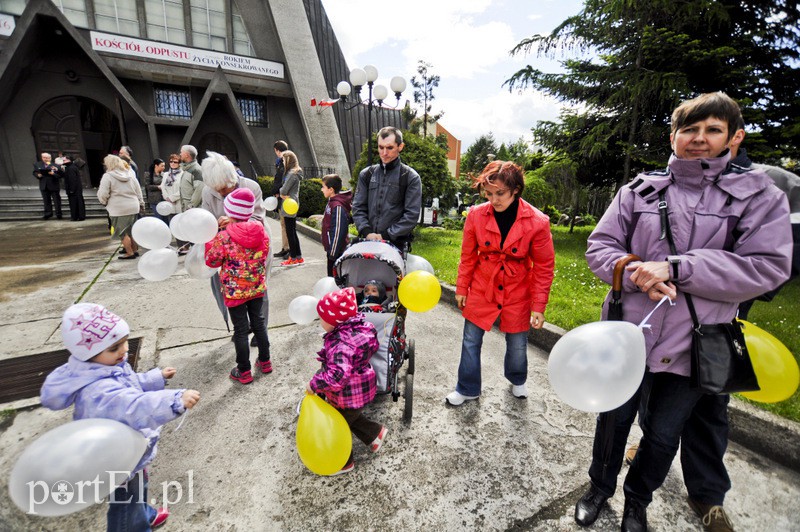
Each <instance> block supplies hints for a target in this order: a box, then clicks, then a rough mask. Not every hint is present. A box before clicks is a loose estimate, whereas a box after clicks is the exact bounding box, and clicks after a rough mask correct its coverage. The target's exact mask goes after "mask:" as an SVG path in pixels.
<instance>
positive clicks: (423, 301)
mask: <svg viewBox="0 0 800 532" xmlns="http://www.w3.org/2000/svg"><path fill="white" fill-rule="evenodd" d="M441 296H442V286H441V285H440V284H439V281H438V279H436V277H435V276H434V275H433V274H431V273H429V272H426V271H425V270H416V271H413V272H411V273H409V274H408V275H406V276H405V277H403V280H402V281H400V286H398V287H397V297H399V298H400V302H401V303H402V304H403V306H404V307H406V308H407V309H408V310H411V311H413V312H428V311H429V310H430V309H432V308H433V307H435V306H436V303H438V302H439V298H440V297H441Z"/></svg>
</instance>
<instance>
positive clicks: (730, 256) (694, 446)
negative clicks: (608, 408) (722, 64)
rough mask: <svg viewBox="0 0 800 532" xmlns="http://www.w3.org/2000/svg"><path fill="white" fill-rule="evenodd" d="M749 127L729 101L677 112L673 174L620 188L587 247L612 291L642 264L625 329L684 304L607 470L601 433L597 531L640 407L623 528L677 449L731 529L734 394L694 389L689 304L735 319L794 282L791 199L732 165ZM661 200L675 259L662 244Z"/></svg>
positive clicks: (702, 503) (641, 510) (660, 332)
mask: <svg viewBox="0 0 800 532" xmlns="http://www.w3.org/2000/svg"><path fill="white" fill-rule="evenodd" d="M741 122H742V118H741V111H740V109H739V106H738V104H737V103H736V102H735V101H733V100H732V99H731V98H729V97H728V96H727V95H725V94H724V93H721V92H717V93H710V94H703V95H701V96H699V97H698V98H695V99H693V100H688V101H686V102H684V103H682V104H681V105H680V106H679V107H678V108H677V109H675V111H674V112H673V114H672V125H671V134H670V141H671V144H672V149H673V155H672V156H671V157H670V160H669V166H668V168H667V171H666V172H651V173H647V174H640V175H639V176H638V177H637V178H636V179H635V180H634V181H633V183H631V184H630V185H628V186H626V187H623V188H622V189H620V191H619V192H618V193H617V196H616V198H615V199H614V201H613V203H612V205H611V206H610V207H609V208H608V210H607V211H606V213H605V214H604V215H603V218H602V219H601V220H600V222H599V223H598V224H597V227H596V228H595V230H594V232H593V233H592V234H591V236H590V237H589V242H588V250H587V252H586V258H587V260H588V262H589V267H590V268H591V269H592V271H593V272H594V273H595V274H596V275H597V276H598V277H599V278H601V279H602V280H603V281H605V282H607V283H609V284H611V280H612V275H613V270H614V265H615V264H616V262H617V261H618V260H619V259H621V258H622V257H624V256H625V255H627V254H628V253H633V254H635V255H638V256H639V257H641V258H642V262H637V263H631V264H630V265H629V266H628V267H627V268H626V275H625V279H624V285H623V290H624V292H625V294H624V296H623V298H624V302H625V316H624V319H625V321H629V322H632V323H640V322H641V321H642V320H643V319H644V317H645V315H646V314H647V313H648V312H650V310H652V308H653V307H654V305H655V303H656V302H657V301H659V300H660V299H661V298H662V297H663V296H665V295H666V296H668V297H669V298H670V299H671V300H672V301H673V302H674V303H675V305H674V306H668V305H662V306H661V307H659V308H658V309H657V310H656V312H655V313H654V314H653V316H652V317H651V318H650V320H649V323H650V324H651V325H652V328H651V329H650V331H648V332H646V333H645V340H646V348H647V370H646V372H645V376H644V380H643V382H642V386H641V387H640V390H639V393H637V394H636V395H634V397H632V398H631V399H630V400H629V401H628V402H627V403H626V404H624V405H623V406H621V407H619V408H618V409H617V410H616V411H614V413H615V417H616V431H615V435H614V440H613V447H612V451H611V459H610V461H609V462H608V463H607V464H606V466H605V467H604V464H603V462H604V461H603V459H602V456H601V447H602V446H601V445H600V444H599V443H598V442H600V441H601V440H600V438H601V433H600V428H599V424H598V429H597V431H596V432H595V445H594V448H593V457H592V465H591V467H590V469H589V477H590V478H591V485H590V487H589V490H588V491H587V492H586V493H585V494H584V495H583V497H582V498H581V499H580V500H579V501H578V503H577V505H576V507H575V520H576V521H577V523H578V524H580V525H582V526H589V525H591V524H592V523H593V522H594V521H595V520H596V519H597V516H598V514H599V512H600V510H601V508H602V506H603V505H604V504H605V502H606V501H607V500H608V498H609V497H611V496H612V495H613V494H614V491H615V489H616V479H617V475H618V473H619V470H620V468H621V465H622V457H623V453H624V451H625V443H626V439H627V436H628V433H629V431H630V427H631V424H632V423H633V420H634V418H635V416H636V412H637V410H639V409H640V408H641V412H640V425H641V428H642V432H643V437H642V440H641V442H640V444H639V452H638V453H637V455H636V458H635V459H634V461H633V463H632V465H631V468H630V470H629V471H628V474H627V476H626V478H625V483H624V486H623V489H624V492H625V509H624V512H623V517H622V530H623V531H626V530H627V531H644V530H646V529H647V517H646V508H647V505H648V504H649V503H650V502H651V501H652V496H653V492H654V491H655V490H656V489H658V487H659V486H661V484H662V483H663V481H664V479H665V478H666V475H667V472H668V471H669V468H670V465H671V464H672V460H673V458H674V457H675V454H676V453H677V450H678V444H679V443H681V445H682V452H681V464H682V466H683V471H684V480H685V483H686V488H687V491H688V493H689V504H690V506H691V507H692V509H693V510H694V511H695V512H697V514H698V515H699V516H700V517H702V518H703V521H704V523H705V524H706V526H712V525H713V526H720V527H721V528H719V529H720V530H725V529H726V527H727V529H732V526H731V525H730V521H729V520H728V517H727V515H726V514H725V512H724V510H723V508H722V504H723V500H724V498H725V493H726V492H727V491H728V490H729V489H730V478H729V477H728V474H727V471H726V469H725V465H724V464H723V461H722V458H723V455H724V454H725V449H726V447H727V443H728V418H727V405H728V399H729V396H728V395H711V394H704V393H702V392H701V391H699V390H697V389H693V388H691V387H690V382H689V371H690V347H691V331H692V320H691V317H690V314H689V310H688V307H687V305H686V299H685V297H684V294H687V293H688V294H691V295H692V298H693V301H694V305H695V308H696V311H697V315H698V318H699V321H700V323H720V322H725V321H731V320H732V319H733V318H734V316H735V315H736V308H737V305H738V303H739V302H740V301H744V300H747V299H749V298H752V297H754V296H756V295H758V294H761V293H764V291H766V290H771V289H772V288H775V287H776V286H778V285H780V284H781V283H783V282H784V281H785V280H786V279H787V278H788V276H789V266H790V252H791V245H792V240H791V232H790V226H789V217H788V205H787V202H786V197H785V195H783V194H782V193H781V191H780V190H778V189H777V188H776V187H775V186H774V185H773V184H772V180H771V179H770V178H769V177H768V176H767V175H766V174H765V173H763V172H762V171H760V170H744V169H739V168H737V167H732V166H730V164H729V159H730V151H729V149H728V148H729V145H730V142H731V139H732V138H733V136H734V134H735V133H736V129H737V128H736V127H735V126H736V124H739V123H741ZM661 193H664V194H665V196H664V200H665V201H666V203H667V209H668V217H669V223H670V227H671V230H672V234H673V237H674V241H675V247H676V250H677V252H678V254H677V255H673V254H672V253H671V252H670V249H669V244H668V242H667V239H662V238H660V237H661V234H662V232H661V231H662V223H661V218H660V215H659V203H660V201H661V200H660V194H661ZM606 301H608V297H607V298H606ZM607 308H608V305H605V306H604V316H603V317H604V319H605V318H606V314H605V313H606V312H607ZM640 400H641V405H640Z"/></svg>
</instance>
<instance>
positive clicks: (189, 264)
mask: <svg viewBox="0 0 800 532" xmlns="http://www.w3.org/2000/svg"><path fill="white" fill-rule="evenodd" d="M183 267H184V268H185V269H186V273H188V274H189V277H192V278H194V279H211V278H212V277H213V276H214V274H215V273H217V269H216V268H209V267H208V266H206V245H205V244H195V245H194V246H192V249H191V250H190V251H189V253H187V254H186V258H185V259H184V261H183Z"/></svg>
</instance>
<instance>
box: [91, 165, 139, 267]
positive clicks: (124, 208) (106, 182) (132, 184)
mask: <svg viewBox="0 0 800 532" xmlns="http://www.w3.org/2000/svg"><path fill="white" fill-rule="evenodd" d="M103 166H104V167H105V169H106V173H105V174H103V177H102V178H101V179H100V186H99V187H98V188H97V199H98V200H99V201H100V203H101V204H103V205H105V207H106V210H107V211H108V216H109V218H110V219H111V227H112V229H113V231H114V234H115V235H116V236H118V237H119V238H120V240H122V246H123V247H124V248H125V254H124V255H120V257H119V258H120V259H121V260H129V259H135V258H136V257H138V256H139V253H138V250H139V246H137V245H136V242H134V241H133V238H132V237H131V227H133V224H134V223H135V222H136V219H137V217H138V216H139V213H140V212H142V211H143V210H144V197H143V196H142V188H141V187H140V186H139V181H138V180H137V179H136V175H135V174H134V173H133V170H132V169H131V167H130V165H129V164H128V163H126V162H125V161H123V160H122V159H120V158H119V157H117V156H116V155H107V156H106V158H105V159H103Z"/></svg>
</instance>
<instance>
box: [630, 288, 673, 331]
mask: <svg viewBox="0 0 800 532" xmlns="http://www.w3.org/2000/svg"><path fill="white" fill-rule="evenodd" d="M664 301H669V305H670V306H671V307H672V306H675V302H674V301H672V300H671V299H670V298H669V296H664V297H662V298H661V301H659V302H658V305H656V307H655V308H654V309H653V310H651V311H650V314H648V315H647V316H645V317H644V319H643V320H642V322H641V323H640V324H639V325H638V327H639V328H640V329H649V328H650V327H651V326H650V324H649V323H647V321H648V320H649V319H650V316H652V315H653V313H654V312H655V311H656V310H658V307H660V306H661V305H662V304H663V303H664Z"/></svg>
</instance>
